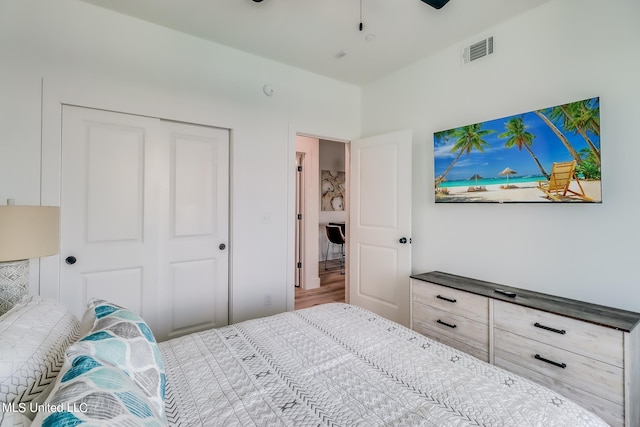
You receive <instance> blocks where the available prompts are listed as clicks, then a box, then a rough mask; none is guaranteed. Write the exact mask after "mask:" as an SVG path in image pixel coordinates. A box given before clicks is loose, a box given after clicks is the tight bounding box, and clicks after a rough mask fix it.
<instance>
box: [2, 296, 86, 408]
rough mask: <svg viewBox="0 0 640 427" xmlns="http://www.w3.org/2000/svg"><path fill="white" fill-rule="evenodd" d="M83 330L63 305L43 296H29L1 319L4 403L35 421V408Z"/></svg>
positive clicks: (50, 385) (42, 398)
mask: <svg viewBox="0 0 640 427" xmlns="http://www.w3.org/2000/svg"><path fill="white" fill-rule="evenodd" d="M79 331H80V325H79V322H78V319H76V318H75V316H73V315H72V314H71V313H70V312H69V311H68V310H67V309H66V308H65V307H64V306H63V305H62V304H61V303H59V302H58V301H55V300H53V299H49V298H43V297H40V296H32V295H28V296H25V297H24V298H23V300H22V301H21V302H20V303H18V304H16V305H15V306H14V307H13V308H12V309H11V310H9V311H8V312H7V313H5V314H4V315H3V316H2V317H0V404H2V403H7V404H8V403H13V405H14V407H16V408H23V409H21V410H20V412H21V413H22V414H24V415H27V416H28V417H30V418H33V413H32V411H31V409H32V406H35V405H36V404H38V403H42V402H44V400H45V399H46V397H47V395H48V392H49V391H50V390H51V387H53V383H54V382H55V379H56V376H57V374H58V372H60V368H61V367H62V363H63V361H64V352H65V350H66V349H67V347H68V346H69V345H70V344H71V343H72V342H74V341H76V340H77V339H78V336H79ZM19 403H25V404H26V405H23V406H22V407H21V406H19ZM24 408H26V409H24Z"/></svg>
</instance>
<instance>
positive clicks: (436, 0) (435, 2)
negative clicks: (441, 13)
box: [422, 0, 449, 9]
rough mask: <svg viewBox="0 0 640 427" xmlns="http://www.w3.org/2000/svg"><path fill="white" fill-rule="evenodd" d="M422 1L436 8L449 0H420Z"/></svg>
mask: <svg viewBox="0 0 640 427" xmlns="http://www.w3.org/2000/svg"><path fill="white" fill-rule="evenodd" d="M422 1H423V2H425V3H426V4H428V5H429V6H431V7H435V8H436V9H440V8H442V6H444V5H445V4H447V3H448V2H449V0H422Z"/></svg>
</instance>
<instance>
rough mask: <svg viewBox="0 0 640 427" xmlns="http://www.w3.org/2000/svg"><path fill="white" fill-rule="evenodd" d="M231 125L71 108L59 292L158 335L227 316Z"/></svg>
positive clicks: (71, 302) (76, 308) (65, 130)
mask: <svg viewBox="0 0 640 427" xmlns="http://www.w3.org/2000/svg"><path fill="white" fill-rule="evenodd" d="M228 144H229V138H228V131H226V130H220V129H215V128H208V127H201V126H194V125H178V124H173V123H171V122H163V121H161V120H158V119H153V118H148V117H141V116H133V115H127V114H121V113H113V112H107V111H101V110H93V109H87V108H80V107H69V106H65V107H64V108H63V124H62V185H61V257H60V259H61V264H62V265H61V267H60V299H61V300H62V302H64V303H65V304H66V305H67V306H68V307H70V308H71V309H72V311H73V312H75V313H76V314H77V315H79V316H80V315H81V314H82V313H83V311H84V307H85V305H86V302H87V301H88V300H89V299H90V298H92V297H99V298H104V299H108V300H110V301H113V302H114V303H117V304H120V305H123V306H125V307H127V308H130V309H131V310H133V311H135V312H137V313H138V314H140V315H141V316H142V317H144V318H145V320H147V322H148V323H149V325H150V326H151V328H152V329H153V331H154V333H155V334H156V337H157V338H158V339H165V338H167V337H169V336H171V335H177V334H179V333H183V332H190V331H191V330H195V329H201V328H205V327H211V326H219V325H222V324H226V323H227V321H228V297H227V295H228V256H227V253H228V250H227V249H226V247H224V249H222V250H221V249H219V248H218V247H219V245H220V244H224V245H227V243H228V242H227V239H228V228H227V224H228V214H227V212H228V198H229V197H228V187H229V185H228V164H229V162H228Z"/></svg>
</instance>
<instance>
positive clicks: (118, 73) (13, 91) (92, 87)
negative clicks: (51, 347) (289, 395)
mask: <svg viewBox="0 0 640 427" xmlns="http://www.w3.org/2000/svg"><path fill="white" fill-rule="evenodd" d="M0 58H1V62H2V66H0V93H1V94H2V96H0V200H3V199H6V198H13V199H15V200H16V204H40V203H44V204H56V203H57V202H59V196H58V194H57V193H56V191H57V189H59V178H60V165H59V162H58V164H56V159H59V146H60V143H61V142H60V132H59V131H60V111H61V109H60V104H61V103H71V104H77V105H83V106H91V107H98V108H104V109H110V110H116V111H123V112H128V113H136V114H145V115H150V116H155V117H161V118H169V119H175V120H183V121H188V122H195V123H201V124H206V125H212V126H219V127H223V128H230V129H232V154H231V155H232V162H231V163H232V164H231V170H232V177H231V179H232V212H231V213H232V232H231V233H232V238H231V245H230V250H231V258H232V271H231V275H232V283H233V288H232V299H233V304H232V316H233V321H240V320H243V319H246V318H250V317H255V316H260V315H266V314H271V313H275V312H280V311H283V310H285V309H287V307H291V306H292V304H293V266H294V264H293V248H292V244H293V232H294V228H293V212H294V205H293V203H294V199H293V198H292V196H293V195H294V192H293V189H294V188H295V180H294V179H295V177H294V168H295V133H296V132H301V133H306V134H312V135H321V136H329V137H334V138H337V139H344V140H349V139H353V138H355V137H357V136H359V134H360V95H361V91H360V89H359V88H357V87H354V86H351V85H347V84H343V83H339V82H336V81H334V80H330V79H326V78H323V77H320V76H318V75H315V74H313V73H309V72H305V71H301V70H297V69H294V68H291V67H288V66H284V65H282V64H278V63H275V62H272V61H267V60H264V59H262V58H259V57H256V56H252V55H248V54H245V53H242V52H239V51H236V50H233V49H229V48H227V47H224V46H221V45H217V44H214V43H210V42H206V41H204V40H202V39H198V38H195V37H191V36H187V35H184V34H181V33H178V32H175V31H171V30H168V29H164V28H161V27H159V26H156V25H152V24H148V23H145V22H143V21H140V20H137V19H133V18H129V17H125V16H122V15H118V14H116V13H113V12H110V11H107V10H104V9H102V8H99V7H96V6H93V5H89V4H86V3H83V2H81V1H78V0H55V1H50V0H1V1H0ZM265 83H269V84H271V85H272V86H273V88H274V90H275V93H274V95H273V96H272V97H266V96H265V95H264V94H263V92H262V86H263V85H264V84H265ZM56 150H58V151H57V152H56ZM41 162H42V169H41ZM41 170H42V172H41ZM54 261H55V260H54ZM43 262H45V263H46V262H49V260H44V261H43ZM42 270H43V271H44V270H45V269H44V268H43V269H42ZM51 280H55V277H43V278H42V280H41V282H43V281H51ZM36 285H37V284H36ZM55 291H56V290H55V289H53V290H52V289H51V288H50V287H47V291H46V292H45V293H53V294H55ZM266 293H269V294H271V296H272V298H271V299H272V304H271V305H270V306H264V302H265V300H264V294H266Z"/></svg>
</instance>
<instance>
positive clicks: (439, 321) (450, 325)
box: [437, 319, 457, 328]
mask: <svg viewBox="0 0 640 427" xmlns="http://www.w3.org/2000/svg"><path fill="white" fill-rule="evenodd" d="M437 322H438V323H440V324H441V325H444V326H448V327H450V328H456V327H457V326H456V325H452V324H451V323H446V322H443V321H442V320H440V319H438V320H437Z"/></svg>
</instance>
